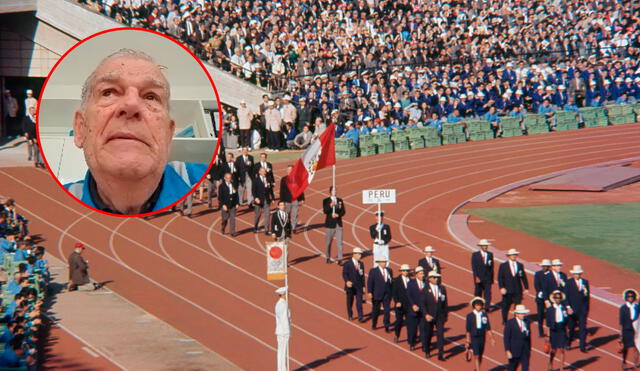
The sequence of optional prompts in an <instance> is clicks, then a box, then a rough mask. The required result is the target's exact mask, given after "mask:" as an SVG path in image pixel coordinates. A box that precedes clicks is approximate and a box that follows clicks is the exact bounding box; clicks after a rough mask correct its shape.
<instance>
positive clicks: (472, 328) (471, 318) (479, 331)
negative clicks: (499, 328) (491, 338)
mask: <svg viewBox="0 0 640 371" xmlns="http://www.w3.org/2000/svg"><path fill="white" fill-rule="evenodd" d="M480 317H481V323H482V326H481V328H478V327H477V326H476V315H475V314H474V313H473V311H472V312H471V313H469V314H467V322H466V330H467V332H468V333H469V335H471V336H483V335H484V334H486V332H487V331H491V324H490V323H489V316H487V313H486V312H484V311H483V312H482V314H481V315H480Z"/></svg>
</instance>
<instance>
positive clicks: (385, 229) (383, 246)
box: [369, 211, 391, 261]
mask: <svg viewBox="0 0 640 371" xmlns="http://www.w3.org/2000/svg"><path fill="white" fill-rule="evenodd" d="M375 215H376V223H375V224H372V225H371V226H369V235H370V236H371V238H373V259H374V261H377V259H378V258H382V259H385V260H386V261H389V242H391V228H390V227H389V225H388V224H384V211H378V212H376V214H375Z"/></svg>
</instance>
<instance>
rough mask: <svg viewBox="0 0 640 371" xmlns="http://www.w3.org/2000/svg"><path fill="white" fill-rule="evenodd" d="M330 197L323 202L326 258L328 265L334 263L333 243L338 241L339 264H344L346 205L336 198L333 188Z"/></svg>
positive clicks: (330, 189) (330, 190)
mask: <svg viewBox="0 0 640 371" xmlns="http://www.w3.org/2000/svg"><path fill="white" fill-rule="evenodd" d="M329 194H330V196H329V197H327V198H325V199H324V200H322V209H323V211H324V214H325V219H324V231H325V256H326V258H327V264H331V263H333V261H334V260H333V259H332V258H331V243H332V242H333V239H334V238H335V240H336V247H337V248H338V264H340V265H341V264H342V217H343V216H344V214H345V209H344V203H343V202H342V199H341V198H339V197H336V190H335V188H333V186H331V187H329Z"/></svg>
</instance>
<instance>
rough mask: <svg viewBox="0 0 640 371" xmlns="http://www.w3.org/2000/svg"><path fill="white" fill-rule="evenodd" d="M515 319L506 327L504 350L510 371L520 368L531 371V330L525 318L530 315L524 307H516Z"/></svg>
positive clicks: (508, 322) (519, 305) (509, 321)
mask: <svg viewBox="0 0 640 371" xmlns="http://www.w3.org/2000/svg"><path fill="white" fill-rule="evenodd" d="M513 313H514V318H512V319H510V320H508V321H507V323H506V324H505V326H504V350H505V351H506V353H507V360H508V362H509V365H508V366H507V369H508V370H509V371H516V370H517V369H518V366H521V367H522V369H521V370H522V371H529V360H530V358H531V329H530V326H529V321H528V320H527V319H526V318H525V316H526V315H527V314H528V313H529V309H527V308H526V307H525V306H524V305H522V304H518V305H516V310H515V311H513Z"/></svg>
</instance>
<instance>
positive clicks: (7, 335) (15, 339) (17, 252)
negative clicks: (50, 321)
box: [0, 199, 50, 370]
mask: <svg viewBox="0 0 640 371" xmlns="http://www.w3.org/2000/svg"><path fill="white" fill-rule="evenodd" d="M27 225H28V220H27V219H25V218H24V217H23V216H22V215H20V214H19V213H18V212H17V210H16V207H15V202H14V201H13V200H12V199H6V200H4V201H3V202H2V204H1V205H0V262H2V266H3V269H4V270H5V271H6V273H7V275H8V278H7V282H6V284H4V285H3V286H2V304H1V306H2V314H1V315H0V316H1V317H0V343H2V348H0V349H3V350H2V351H0V367H21V368H25V369H27V370H35V369H36V363H37V362H36V361H37V357H38V353H37V343H38V340H39V335H40V333H41V327H42V325H43V317H42V315H43V313H42V312H41V311H42V309H41V307H42V303H43V299H44V297H45V294H46V292H47V287H48V283H49V280H50V272H49V263H48V262H47V260H46V259H45V258H44V255H45V248H44V247H42V246H36V245H35V244H34V241H33V239H32V237H31V236H30V235H29V230H28V228H27Z"/></svg>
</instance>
